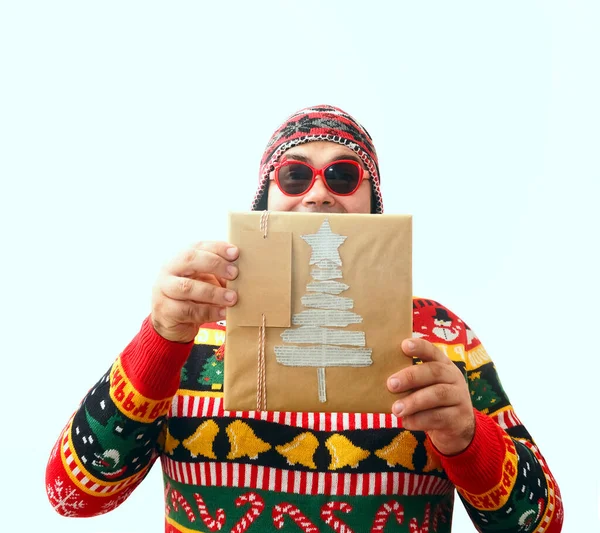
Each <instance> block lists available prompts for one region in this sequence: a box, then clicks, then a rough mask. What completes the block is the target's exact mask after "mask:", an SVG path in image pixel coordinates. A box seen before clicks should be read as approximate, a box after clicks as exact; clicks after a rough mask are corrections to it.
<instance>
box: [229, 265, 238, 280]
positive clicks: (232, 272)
mask: <svg viewBox="0 0 600 533" xmlns="http://www.w3.org/2000/svg"><path fill="white" fill-rule="evenodd" d="M227 273H228V274H229V275H230V276H231V277H232V278H235V277H236V276H237V273H238V269H237V267H236V266H233V265H229V266H228V267H227Z"/></svg>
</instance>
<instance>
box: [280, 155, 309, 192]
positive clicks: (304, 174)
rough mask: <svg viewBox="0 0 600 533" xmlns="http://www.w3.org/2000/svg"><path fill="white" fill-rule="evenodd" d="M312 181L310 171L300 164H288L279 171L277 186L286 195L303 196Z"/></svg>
mask: <svg viewBox="0 0 600 533" xmlns="http://www.w3.org/2000/svg"><path fill="white" fill-rule="evenodd" d="M311 181H312V170H311V169H310V168H309V167H307V166H306V165H303V164H302V163H290V164H288V165H284V166H282V167H281V168H280V169H279V186H280V187H281V188H282V190H283V191H284V192H286V193H287V194H303V193H304V192H306V189H308V187H309V186H310V183H311Z"/></svg>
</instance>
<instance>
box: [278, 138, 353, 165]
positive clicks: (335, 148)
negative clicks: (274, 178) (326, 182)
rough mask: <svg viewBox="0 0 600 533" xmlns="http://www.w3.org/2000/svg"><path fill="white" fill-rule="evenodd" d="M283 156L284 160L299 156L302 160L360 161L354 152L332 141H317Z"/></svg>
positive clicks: (294, 148)
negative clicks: (341, 158) (317, 158)
mask: <svg viewBox="0 0 600 533" xmlns="http://www.w3.org/2000/svg"><path fill="white" fill-rule="evenodd" d="M282 156H283V158H286V157H296V156H298V159H302V160H310V159H312V158H313V157H319V158H322V157H327V158H328V159H339V158H340V157H347V158H348V159H355V160H357V161H360V158H359V157H358V155H357V154H356V152H354V150H351V149H350V148H348V147H347V146H343V145H341V144H338V143H335V142H331V141H315V142H309V143H305V144H300V145H298V146H293V147H292V148H290V149H289V150H286V151H285V152H284V153H283V154H282Z"/></svg>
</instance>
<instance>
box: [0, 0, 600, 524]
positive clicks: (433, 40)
mask: <svg viewBox="0 0 600 533" xmlns="http://www.w3.org/2000/svg"><path fill="white" fill-rule="evenodd" d="M599 27H600V4H599V3H598V2H593V1H590V2H583V1H581V2H578V1H575V2H571V3H568V2H541V1H540V2H532V1H522V2H508V3H506V2H504V3H502V4H499V3H494V4H493V5H492V4H490V3H485V4H484V5H482V3H481V2H460V1H455V2H447V3H444V4H441V3H434V2H420V3H418V4H417V3H416V2H414V3H413V2H411V3H409V2H397V3H392V2H367V1H363V2H357V1H350V0H346V1H344V2H341V1H339V2H333V1H331V2H311V1H303V2H260V1H254V2H243V1H233V2H232V1H229V2H220V3H217V2H213V3H211V4H209V3H204V2H198V1H196V2H190V1H179V2H170V3H167V2H156V1H148V0H146V1H144V2H141V1H129V2H114V1H105V2H101V3H100V2H75V1H73V2H67V1H60V0H56V1H54V2H42V1H37V2H34V1H27V0H20V1H18V2H17V1H12V2H10V1H6V0H5V1H1V2H0V177H1V184H2V187H1V191H2V192H1V194H0V198H1V204H0V205H1V207H2V208H1V210H0V223H1V225H0V228H1V229H0V231H1V235H2V241H1V242H2V252H1V257H2V261H1V263H0V268H1V269H2V270H1V276H0V283H1V284H2V287H1V289H2V291H1V295H2V296H1V306H0V309H1V310H0V313H1V315H0V327H1V336H2V348H1V352H2V365H3V369H2V371H1V372H0V375H1V376H2V378H1V379H2V387H1V390H0V394H1V395H2V400H3V403H2V404H3V405H4V423H3V430H2V439H0V463H1V470H0V471H1V472H2V478H3V479H2V485H1V486H2V496H1V498H0V506H1V508H2V511H3V524H4V525H3V526H2V529H3V530H7V529H5V527H6V525H7V524H10V523H14V524H20V526H19V527H17V528H16V529H17V530H22V531H34V530H36V531H48V532H67V533H69V532H77V533H100V532H108V531H110V532H113V533H141V532H157V533H158V532H160V531H162V528H163V504H162V485H161V480H160V475H159V469H158V468H155V469H154V471H153V472H152V473H151V475H150V476H149V478H148V479H147V480H146V481H145V482H144V483H143V484H142V486H141V487H140V488H139V489H138V490H137V491H136V492H135V494H134V495H133V496H132V497H131V498H130V500H129V501H128V502H127V503H126V504H125V505H123V506H122V507H121V508H120V509H117V510H116V511H114V512H112V513H111V514H109V515H106V516H104V517H100V518H95V519H86V520H73V519H70V520H69V519H64V518H61V517H59V516H58V515H56V514H55V513H54V512H53V511H52V509H51V507H50V505H49V504H48V503H47V501H46V496H45V490H44V479H43V476H44V467H45V463H46V459H47V455H48V453H49V451H50V448H51V446H52V444H53V442H54V439H55V438H56V436H57V434H58V432H59V431H60V429H61V427H62V425H63V424H64V423H65V422H66V420H67V418H68V416H69V415H70V414H71V412H72V411H73V410H74V409H75V408H76V406H77V404H78V402H79V400H80V399H81V398H82V396H83V395H84V394H85V393H86V391H87V390H88V388H89V387H90V386H91V385H92V384H93V383H94V382H95V380H96V379H97V378H99V377H100V375H101V374H102V373H103V372H104V371H105V370H106V369H107V368H108V367H109V365H110V364H111V362H112V360H113V359H114V358H115V357H116V355H117V354H118V353H119V351H120V350H121V349H122V348H123V347H124V346H125V345H126V343H127V342H128V341H129V339H130V338H131V337H132V336H133V335H134V334H135V332H136V331H137V329H138V327H139V324H140V322H141V321H142V319H143V317H144V316H145V315H146V314H147V313H148V311H149V301H150V288H151V286H152V283H153V281H154V278H155V277H156V274H157V272H158V269H159V268H160V266H161V265H162V263H164V262H165V261H166V260H168V259H169V258H170V257H171V256H172V255H173V254H174V253H176V252H177V251H178V250H179V249H181V248H182V247H184V246H187V245H188V244H190V243H192V242H194V241H197V240H200V239H224V238H225V237H226V213H227V211H228V210H246V209H247V208H248V206H249V203H250V200H251V197H252V194H253V192H254V187H255V181H256V176H257V168H258V162H259V159H260V155H261V153H262V150H263V148H264V145H265V143H266V141H267V140H268V138H269V136H270V135H271V133H272V131H273V129H274V128H275V127H276V126H277V125H278V124H279V123H280V122H281V121H282V120H283V119H284V118H285V117H286V116H288V115H289V114H290V113H292V112H293V111H295V110H296V109H298V108H300V107H304V106H307V105H314V104H319V103H330V104H334V105H337V106H340V107H342V108H344V109H345V110H347V111H348V112H350V113H352V114H353V115H355V116H356V117H357V118H358V120H360V121H361V122H362V123H363V124H364V125H365V126H366V127H367V129H368V130H369V131H370V133H371V134H372V135H373V137H374V139H375V143H376V146H377V149H378V152H379V155H380V161H381V174H382V187H383V194H384V198H385V205H386V211H387V212H388V213H411V214H413V215H414V227H415V232H414V239H415V249H414V250H415V255H414V272H415V293H416V294H418V295H421V296H426V297H430V298H434V299H437V300H438V301H440V302H442V303H444V304H445V305H447V306H449V307H450V308H451V309H453V310H454V311H455V312H457V313H458V314H459V315H461V316H462V317H463V318H464V319H465V320H466V321H467V322H468V323H469V324H470V326H471V327H472V328H473V329H474V330H475V331H476V332H477V334H478V335H479V337H480V338H481V339H482V341H483V343H484V345H485V346H486V347H487V349H488V351H489V352H490V354H491V355H492V357H493V358H494V360H495V363H496V365H497V368H498V370H499V372H500V375H501V378H502V380H503V384H504V387H505V389H506V390H507V392H508V394H509V396H510V397H511V399H512V401H513V404H514V405H515V408H516V410H517V413H518V414H519V415H520V417H521V419H522V420H523V421H524V422H525V424H526V425H527V427H528V429H529V430H530V431H531V433H532V434H533V435H534V437H535V439H536V440H537V442H538V444H539V445H540V447H541V449H542V452H543V453H544V454H545V456H546V459H547V460H548V462H549V464H550V466H551V468H552V470H553V472H554V474H555V475H556V478H557V479H558V482H559V485H560V487H561V489H562V493H563V497H564V502H565V507H566V522H565V528H564V531H566V532H568V533H574V532H581V531H586V532H588V531H598V530H599V527H598V524H599V520H598V507H599V490H598V488H599V482H598V479H599V477H598V476H599V474H600V472H599V470H600V469H599V467H598V461H597V458H596V455H597V441H596V440H595V439H594V437H595V435H596V434H597V432H596V431H595V430H594V429H593V428H594V425H595V422H596V418H597V416H596V417H594V415H593V414H592V413H593V412H594V410H593V409H592V408H593V405H595V404H596V402H597V390H598V383H597V375H598V372H599V370H600V366H599V364H598V357H599V355H600V354H599V350H598V340H597V339H598V331H599V328H598V325H597V324H596V323H595V322H594V320H595V319H596V318H597V316H598V313H599V308H600V290H599V283H598V273H599V272H600V265H599V263H598V259H597V256H598V231H599V229H600V224H599V220H598V218H599V217H598V195H599V193H600V187H599V185H598V183H599V180H600V163H599V147H600V128H599V126H598V125H599V124H600V104H599V100H600V96H599V95H600V75H599V64H600V63H599V62H600V60H599V59H598V58H599V56H600V31H599V29H598V28H599ZM7 521H8V522H7ZM32 521H35V523H36V524H37V526H34V524H33V522H32ZM454 530H455V531H458V532H469V531H474V529H473V527H472V525H470V522H469V521H468V518H467V517H466V514H465V513H464V511H463V510H462V506H461V505H460V504H457V508H456V520H455V528H454Z"/></svg>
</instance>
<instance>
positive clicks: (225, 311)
mask: <svg viewBox="0 0 600 533" xmlns="http://www.w3.org/2000/svg"><path fill="white" fill-rule="evenodd" d="M219 316H220V317H221V318H225V317H226V316H227V309H221V310H220V311H219Z"/></svg>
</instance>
